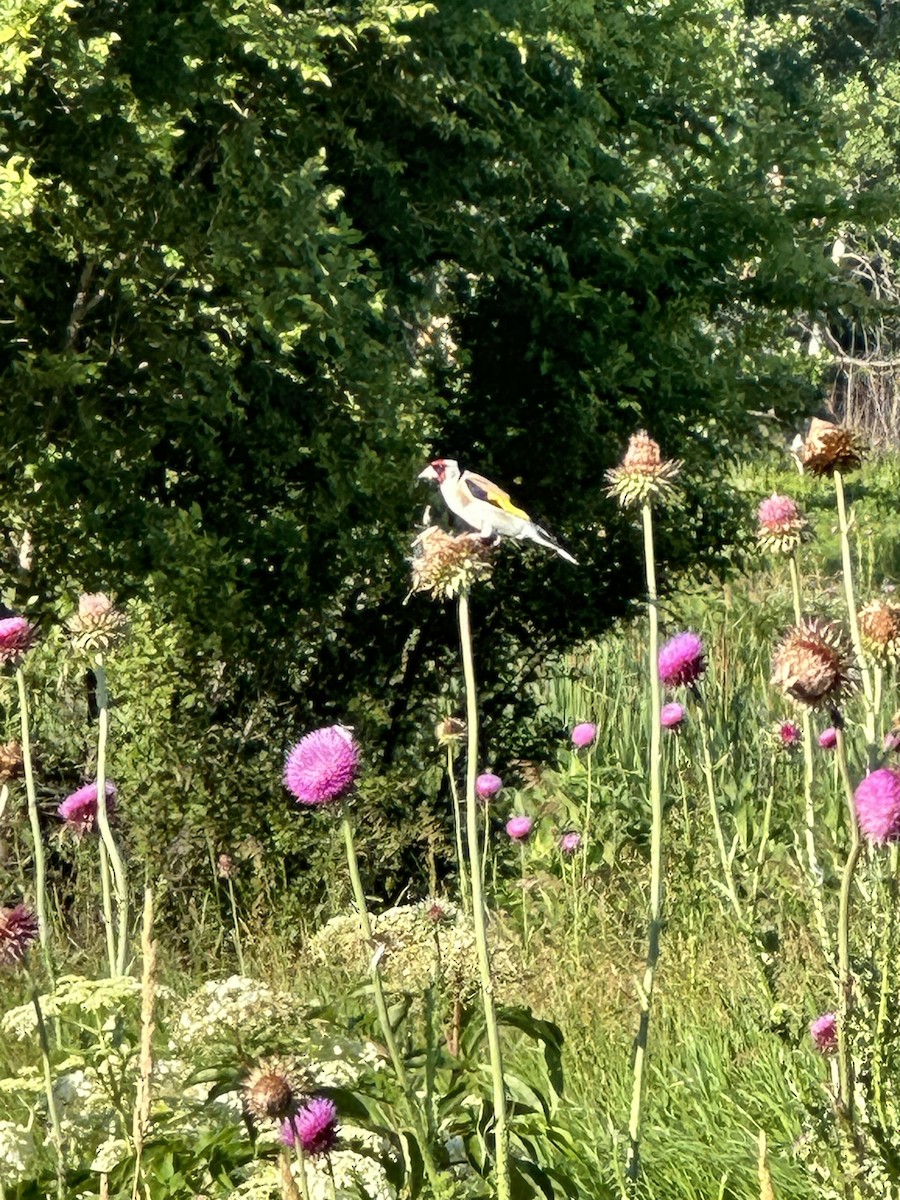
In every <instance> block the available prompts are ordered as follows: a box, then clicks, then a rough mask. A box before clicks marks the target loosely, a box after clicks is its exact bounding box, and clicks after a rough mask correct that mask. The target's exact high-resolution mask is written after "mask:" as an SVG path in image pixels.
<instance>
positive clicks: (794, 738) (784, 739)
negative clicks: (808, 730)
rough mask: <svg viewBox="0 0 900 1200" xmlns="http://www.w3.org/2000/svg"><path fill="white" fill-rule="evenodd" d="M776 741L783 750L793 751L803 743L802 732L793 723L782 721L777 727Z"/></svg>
mask: <svg viewBox="0 0 900 1200" xmlns="http://www.w3.org/2000/svg"><path fill="white" fill-rule="evenodd" d="M778 739H779V741H780V742H781V744H782V746H783V747H784V748H785V750H793V749H795V747H797V746H799V745H800V743H801V742H802V741H803V731H802V730H801V728H800V726H799V725H795V724H794V722H793V721H782V723H781V724H780V725H779V726H778Z"/></svg>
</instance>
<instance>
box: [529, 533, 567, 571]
mask: <svg viewBox="0 0 900 1200" xmlns="http://www.w3.org/2000/svg"><path fill="white" fill-rule="evenodd" d="M531 538H532V540H533V541H535V542H537V543H538V545H539V546H546V547H547V549H548V550H555V551H556V553H557V554H558V555H559V557H560V558H564V559H565V560H566V562H570V563H572V565H573V566H575V567H577V566H578V560H577V559H576V558H573V557H572V555H571V554H570V553H569V552H568V550H563V548H562V546H560V545H559V543H558V542H555V541H554V540H553V538H552V537H551V536H550V534H549V533H548V532H547V530H546V529H541V527H540V525H533V526H532V532H531Z"/></svg>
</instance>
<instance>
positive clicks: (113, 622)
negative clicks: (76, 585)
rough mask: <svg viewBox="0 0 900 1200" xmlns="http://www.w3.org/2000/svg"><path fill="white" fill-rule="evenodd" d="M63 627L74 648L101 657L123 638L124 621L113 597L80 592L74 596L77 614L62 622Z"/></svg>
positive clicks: (125, 627)
mask: <svg viewBox="0 0 900 1200" xmlns="http://www.w3.org/2000/svg"><path fill="white" fill-rule="evenodd" d="M66 628H67V629H68V631H69V633H70V634H71V637H72V642H73V644H74V645H75V646H76V648H77V649H79V650H84V651H87V652H95V653H101V654H103V653H105V652H106V651H107V650H112V649H113V647H114V646H117V645H118V644H119V643H120V642H121V641H122V640H123V639H124V637H125V635H126V634H127V632H128V620H127V618H126V616H125V614H124V613H123V612H122V611H121V610H120V609H118V608H116V606H115V597H114V596H107V595H106V593H105V592H84V593H82V595H80V596H79V597H78V611H77V612H75V613H73V614H72V616H70V617H69V619H68V620H67V621H66Z"/></svg>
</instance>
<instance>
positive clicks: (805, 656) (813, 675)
mask: <svg viewBox="0 0 900 1200" xmlns="http://www.w3.org/2000/svg"><path fill="white" fill-rule="evenodd" d="M856 683H857V666H856V661H855V659H854V656H853V650H852V649H851V647H850V644H849V642H848V640H847V638H846V636H845V634H844V632H843V630H842V629H841V627H840V626H839V625H838V624H837V622H836V621H825V620H823V619H821V618H819V617H813V618H808V619H807V620H805V621H803V622H802V624H800V625H796V626H794V628H793V629H789V630H788V632H787V633H786V634H785V636H784V638H783V639H782V641H781V644H780V645H779V647H778V649H777V650H776V651H775V654H774V656H773V658H772V684H773V686H775V687H777V688H780V689H781V690H782V691H783V692H784V693H785V695H788V696H791V697H792V698H793V699H794V700H797V701H799V702H800V703H801V704H806V705H808V706H809V707H810V708H818V707H823V706H825V705H828V704H835V703H837V701H838V699H839V698H840V697H841V695H842V694H843V693H844V692H846V691H852V690H853V689H854V688H855V687H856Z"/></svg>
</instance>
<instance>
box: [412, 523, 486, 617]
mask: <svg viewBox="0 0 900 1200" xmlns="http://www.w3.org/2000/svg"><path fill="white" fill-rule="evenodd" d="M493 550H494V547H493V546H492V545H491V543H490V542H486V541H485V540H484V538H483V537H481V536H480V535H479V534H477V533H460V534H457V535H455V536H454V535H453V534H450V533H447V532H445V531H444V530H443V529H441V528H440V526H438V525H429V526H427V527H426V528H425V529H423V530H422V532H421V533H420V534H419V535H418V537H417V538H416V539H415V541H414V542H413V544H412V559H411V565H412V585H411V587H410V590H409V595H410V596H412V595H414V594H415V593H416V592H426V593H428V594H429V595H431V596H433V597H435V598H436V599H438V600H452V599H453V598H454V597H456V596H458V595H460V593H461V592H465V591H468V589H469V588H470V587H471V586H472V584H473V583H478V582H479V581H482V580H486V579H490V577H491V573H492V572H493V569H494V563H493ZM407 599H409V596H407Z"/></svg>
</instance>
